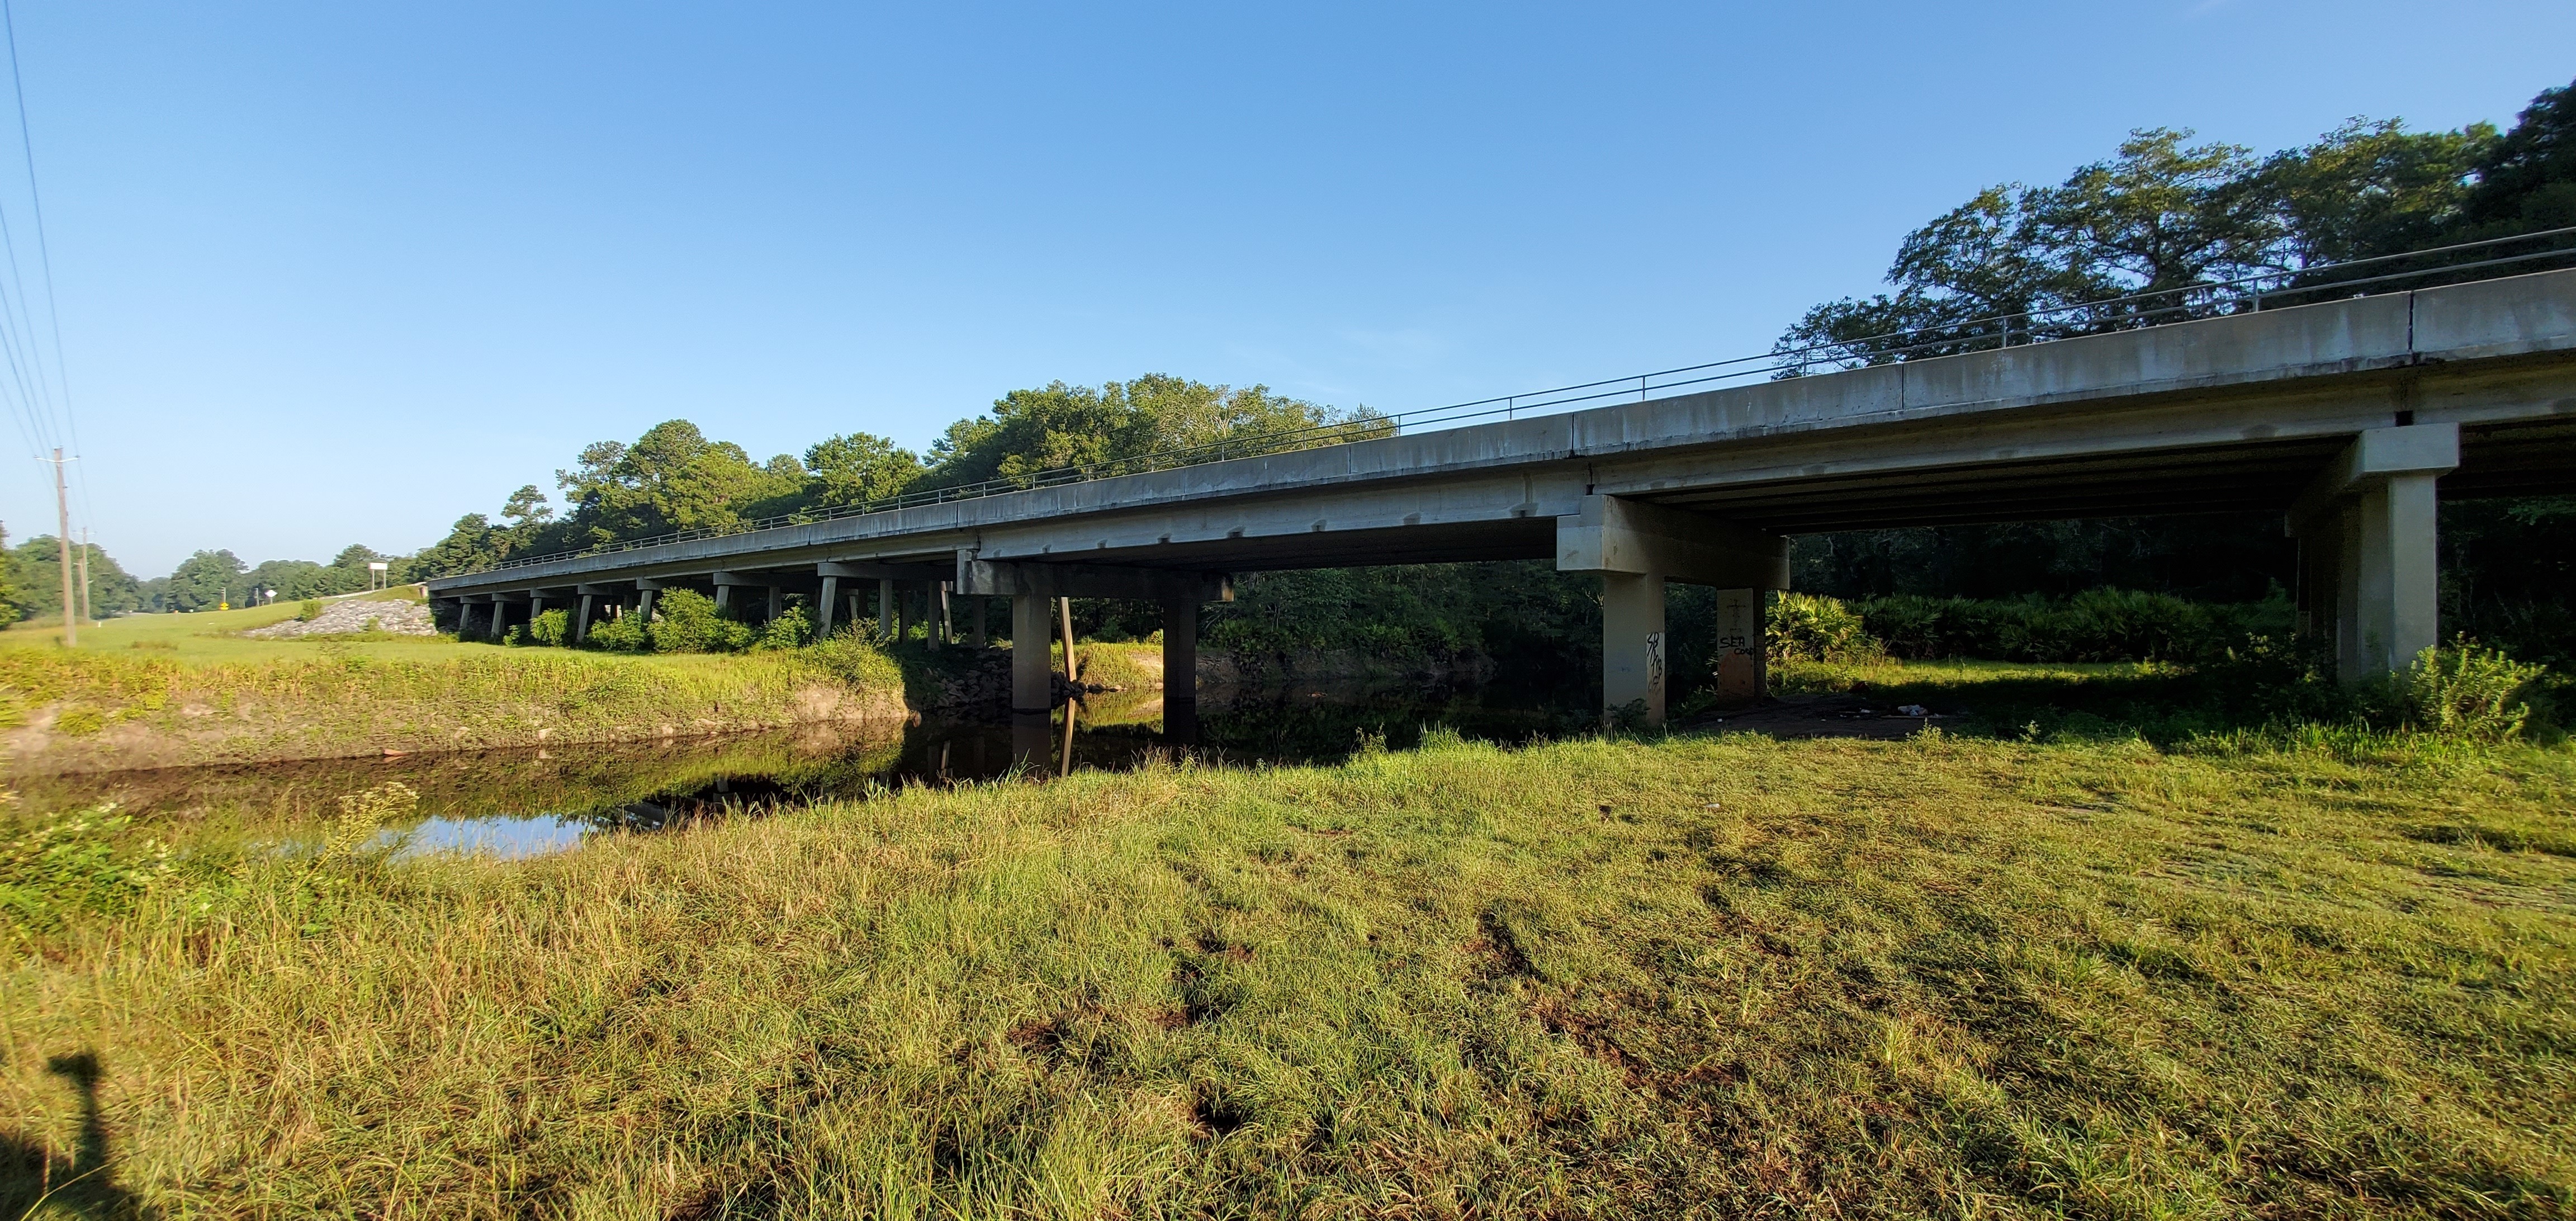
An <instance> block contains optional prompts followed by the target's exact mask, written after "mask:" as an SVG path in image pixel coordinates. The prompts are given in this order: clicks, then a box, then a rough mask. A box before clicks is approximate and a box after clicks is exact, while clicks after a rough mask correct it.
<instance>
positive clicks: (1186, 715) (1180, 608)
mask: <svg viewBox="0 0 2576 1221" xmlns="http://www.w3.org/2000/svg"><path fill="white" fill-rule="evenodd" d="M1163 737H1164V738H1165V739H1167V740H1169V741H1172V742H1178V743H1183V744H1189V745H1195V744H1196V743H1197V742H1198V738H1199V604H1198V603H1197V602H1194V601H1189V602H1181V601H1175V602H1165V603H1164V604H1163Z"/></svg>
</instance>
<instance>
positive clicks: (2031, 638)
mask: <svg viewBox="0 0 2576 1221" xmlns="http://www.w3.org/2000/svg"><path fill="white" fill-rule="evenodd" d="M1859 610H1860V614H1861V618H1862V620H1863V621H1864V623H1865V624H1866V625H1867V628H1868V630H1869V632H1870V633H1871V634H1873V635H1875V636H1877V637H1878V638H1879V639H1881V640H1884V641H1886V643H1887V650H1888V652H1890V653H1892V654H1894V655H1896V656H1898V657H1906V658H1924V659H1928V658H1939V657H1981V658H1987V659H1991V660H1995V661H2037V662H2067V661H2176V662H2190V663H2197V664H2209V663H2216V662H2219V661H2222V660H2224V659H2225V658H2227V657H2228V656H2229V655H2230V654H2231V653H2233V652H2236V651H2241V650H2243V649H2244V648H2245V647H2246V646H2247V643H2248V642H2249V641H2250V640H2252V639H2254V638H2256V637H2258V636H2271V637H2281V638H2286V637H2287V636H2288V635H2289V634H2290V629H2291V627H2292V625H2293V621H2294V613H2293V610H2292V608H2291V606H2290V603H2289V601H2288V599H2286V598H2284V597H2280V596H2277V595H2276V596H2274V597H2272V598H2267V599H2265V600H2263V601H2261V602H2244V603H2204V602H2192V601H2189V600H2187V599H2183V598H2177V597H2174V596H2173V595H2171V594H2159V593H2144V592H2140V591H2137V590H2127V589H2111V588H2108V587H2105V588H2100V589H2090V590H2086V591H2084V592H2083V593H2080V594H2076V595H2075V596H2073V597H2071V598H2063V599H2049V598H2044V597H2040V596H2037V595H2033V596H2030V597H2025V598H2014V599H2009V600H1979V599H1973V598H1925V597H1913V596H1899V597H1891V598H1873V599H1870V600H1869V601H1867V602H1863V603H1862V604H1861V605H1860V608H1859Z"/></svg>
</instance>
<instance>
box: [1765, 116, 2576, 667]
mask: <svg viewBox="0 0 2576 1221" xmlns="http://www.w3.org/2000/svg"><path fill="white" fill-rule="evenodd" d="M2191 137H2192V133H2190V132H2187V131H2170V130H2165V129H2148V130H2141V131H2138V132H2134V133H2132V134H2131V135H2130V137H2129V139H2128V140H2126V141H2125V142H2123V143H2122V144H2121V146H2120V147H2119V149H2118V150H2117V152H2116V153H2114V154H2113V155H2112V156H2111V157H2109V158H2106V159H2104V160H2102V161H2098V162H2094V163H2092V164H2089V165H2085V166H2081V167H2078V168H2077V169H2076V170H2075V171H2074V172H2073V173H2072V174H2069V175H2068V176H2067V178H2066V179H2065V181H2063V182H2060V183H2057V184H2055V185H2051V186H2036V187H2034V186H2027V185H2024V184H2021V183H2005V184H2001V185H1997V186H1992V187H1988V188H1986V189H1984V190H1982V191H1979V192H1977V193H1976V194H1975V195H1973V196H1972V197H1970V198H1969V199H1968V200H1967V201H1966V202H1965V203H1962V204H1960V205H1959V206H1958V207H1956V208H1953V209H1951V210H1950V211H1948V212H1945V213H1943V214H1942V215H1940V216H1938V217H1935V218H1934V219H1933V220H1932V221H1931V222H1930V223H1928V224H1925V225H1924V226H1923V227H1921V228H1919V229H1916V230H1915V231H1914V232H1912V233H1910V234H1908V235H1906V237H1905V239H1904V240H1903V241H1902V242H1900V243H1899V244H1898V246H1897V253H1896V258H1895V260H1894V262H1893V263H1891V264H1890V265H1889V267H1888V271H1887V284H1888V290H1887V291H1884V292H1880V293H1876V294H1872V295H1870V296H1867V297H1845V298H1842V299H1840V300H1835V301H1829V302H1826V303H1824V304H1821V305H1818V306H1816V307H1815V308H1814V309H1811V310H1809V311H1808V312H1807V313H1806V315H1805V316H1804V317H1802V318H1800V319H1799V320H1798V322H1797V323H1796V324H1794V325H1792V326H1791V327H1789V328H1788V330H1787V331H1786V332H1785V333H1783V334H1782V335H1781V337H1780V339H1779V341H1778V343H1777V344H1776V345H1775V348H1774V350H1775V351H1776V352H1779V353H1781V354H1782V355H1784V356H1787V357H1790V358H1791V360H1792V362H1793V367H1792V368H1791V369H1790V370H1789V371H1790V372H1791V373H1793V374H1795V373H1804V372H1810V371H1824V370H1829V369H1834V368H1849V367H1856V366H1861V365H1871V364H1883V363H1887V362H1890V361H1899V360H1910V359H1921V358H1924V357H1930V356H1941V355H1947V354H1950V353H1952V352H1957V351H1965V350H1973V349H1976V348H1979V347H1983V348H1992V347H1994V346H1995V344H1996V343H1997V342H1998V341H1999V339H2000V338H2001V336H2000V334H1999V329H2000V327H2001V326H2002V325H2005V324H2000V323H1997V322H1994V321H1991V320H1994V319H1997V318H1999V317H2010V316H2016V315H2018V316H2020V317H2019V318H2018V320H2016V321H2014V322H2011V323H2010V324H2009V325H2011V326H2012V327H2013V332H2012V334H2013V338H2014V341H2015V342H2020V341H2022V340H2023V339H2027V338H2050V337H2063V336H2070V335H2078V334H2086V333H2094V332H2099V331H2105V330H2114V329H2119V328H2122V327H2127V326H2135V325H2139V324H2141V323H2142V322H2145V321H2149V320H2150V319H2148V318H2146V317H2144V316H2143V307H2141V306H2140V305H2138V304H2136V303H2130V304H2124V305H2120V306H2117V307H2112V308H2088V307H2087V303H2088V302H2099V301H2102V300H2105V299H2108V298H2115V297H2121V296H2124V295H2128V294H2135V293H2142V292H2158V291H2162V290H2170V289H2188V288H2190V287H2192V286H2195V285H2201V286H2206V285H2211V284H2216V283H2220V282H2224V281H2227V280H2230V279H2234V278H2237V277H2242V276H2247V275H2255V274H2261V273H2271V274H2274V275H2275V276H2276V277H2277V279H2276V280H2275V281H2274V282H2275V283H2286V284H2288V285H2290V286H2292V287H2293V288H2294V289H2304V290H2307V291H2305V292H2304V293H2303V294H2302V293H2296V292H2294V293H2293V294H2291V295H2290V296H2289V297H2288V299H2287V301H2286V302H2285V303H2297V302H2301V301H2313V300H2323V299H2325V298H2326V297H2327V296H2329V295H2338V294H2340V293H2342V292H2348V291H2350V290H2342V289H2338V288H2336V284H2337V282H2338V281H2339V280H2340V279H2348V278H2351V276H2352V275H2354V274H2374V275H2375V274H2381V273H2386V272H2390V271H2403V270H2416V271H2421V272H2423V273H2425V274H2422V275H2420V276H2418V277H2416V278H2413V279H2408V280H2403V281H2399V282H2396V283H2394V284H2382V285H2374V286H2371V287H2372V288H2373V289H2385V288H2391V287H2393V288H2407V287H2416V286H2419V285H2422V284H2430V283H2440V282H2443V281H2444V280H2445V279H2449V278H2454V277H2453V276H2452V275H2449V274H2445V273H2444V272H2442V270H2441V269H2442V268H2444V267H2447V266H2450V265H2452V264H2454V263H2456V262H2459V261H2464V260H2466V259H2471V258H2476V257H2480V256H2478V255H2475V254H2467V255H2458V256H2443V257H2438V258H2434V259H2430V260H2424V261H2408V260H2398V261H2395V262H2393V263H2387V264H2377V265H2373V266H2372V267H2370V268H2368V269H2366V271H2365V272H2364V273H2337V272H2334V271H2332V270H2316V269H2317V268H2318V267H2319V265H2320V264H2326V263H2333V262H2339V261H2345V260H2352V259H2364V258H2379V257H2382V256H2390V255H2400V254H2405V253H2407V252H2410V251H2417V250H2425V249H2429V248H2434V247H2440V246H2445V245H2452V244H2457V243H2462V242H2471V241H2482V240H2486V239H2491V238H2502V237H2511V236H2514V235H2518V234H2526V233H2535V232H2543V231H2547V230H2550V229H2557V228H2565V227H2569V226H2576V85H2571V86H2569V87H2565V88H2555V89H2548V90H2544V91H2543V92H2541V93H2540V94H2539V96H2537V97H2535V98H2534V99H2532V103H2531V105H2530V106H2529V107H2528V108H2527V109H2525V110H2524V111H2522V113H2521V114H2520V115H2519V116H2518V118H2517V120H2516V122H2515V123H2514V125H2513V126H2512V127H2511V128H2510V129H2509V130H2503V131H2499V130H2498V129H2497V128H2496V127H2495V126H2494V125H2492V124H2487V123H2475V124H2471V125H2469V126H2467V127H2464V128H2461V129H2459V130H2456V131H2432V132H2419V131H2410V130H2408V129H2407V128H2406V126H2405V124H2404V123H2403V122H2401V121H2398V120H2393V119H2391V120H2364V119H2355V120H2353V121H2351V122H2349V123H2346V124H2344V125H2343V126H2341V127H2338V128H2336V129H2335V130H2333V131H2330V132H2327V133H2326V134H2325V135H2323V136H2321V137H2320V138H2318V139H2317V140H2316V141H2315V142H2314V143H2311V144H2308V145H2305V146H2302V147H2299V148H2293V149H2284V150H2281V151H2279V152H2275V153H2272V154H2270V155H2267V156H2266V155H2257V154H2256V153H2255V152H2254V151H2253V150H2250V149H2247V148H2244V147H2241V146H2238V145H2231V144H2222V143H2204V144H2194V143H2191ZM2553 245H2554V246H2555V247H2556V248H2561V249H2563V248H2566V247H2568V246H2570V245H2576V243H2571V242H2569V241H2567V240H2566V239H2564V238H2560V239H2555V240H2554V242H2550V243H2541V242H2534V243H2525V244H2517V245H2510V246H2506V247H2502V248H2500V250H2498V251H2490V253H2497V252H2501V253H2511V254H2519V253H2525V252H2529V251H2535V250H2541V249H2548V248H2551V247H2552V246H2553ZM2565 265H2566V263H2565V262H2564V261H2563V260H2562V261H2556V262H2543V263H2535V264H2531V265H2530V266H2532V267H2533V268H2534V269H2536V270H2537V269H2546V268H2550V267H2558V266H2565ZM2184 298H2185V300H2184V306H2183V308H2182V309H2181V310H2180V311H2179V312H2181V313H2183V314H2185V315H2189V314H2195V313H2197V314H2209V313H2223V312H2228V311H2230V310H2233V309H2236V308H2242V307H2243V306H2244V305H2245V304H2246V303H2244V302H2241V301H2239V300H2237V299H2236V298H2234V297H2233V296H2231V295H2228V294H2210V295H2205V296H2198V297H2194V296H2191V295H2190V294H2188V293H2186V294H2184ZM2170 300H2171V299H2170V298H2159V299H2157V300H2156V301H2153V302H2150V303H2148V304H2149V305H2163V304H2166V303H2167V302H2168V301H2170ZM1900 333H1901V334H1900ZM1927 337H1928V339H1929V342H1925V340H1926V339H1927ZM2441 546H2442V552H2443V554H2442V598H2443V616H2444V621H2445V622H2444V630H2445V632H2446V633H2447V632H2455V631H2467V632H2470V633H2472V634H2474V635H2479V636H2482V637H2484V638H2486V639H2487V640H2488V641H2489V642H2490V643H2494V644H2500V645H2503V646H2504V647H2506V648H2507V649H2509V650H2511V651H2514V652H2516V653H2518V654H2521V655H2523V656H2525V657H2526V658H2527V659H2531V660H2546V661H2552V662H2555V663H2559V664H2564V663H2566V662H2568V661H2576V613H2571V612H2570V610H2569V609H2568V608H2569V607H2570V606H2571V605H2576V498H2569V497H2549V498H2538V499H2524V500H2496V501H2472V502H2462V503H2453V504H2446V505H2444V506H2442V511H2441ZM2296 554H2297V553H2296V550H2295V548H2294V547H2293V546H2292V545H2291V544H2290V542H2289V541H2288V540H2287V539H2285V538H2283V537H2282V534H2281V523H2280V518H2279V516H2278V515H2277V514H2270V513H2258V514H2222V515H2212V516H2201V517H2162V518H2123V519H2105V520H2091V521H2065V522H2022V523H2007V524H2000V525H1985V526H1947V527H1935V528H1928V529H1910V530H1865V531H1855V532H1852V533H1847V534H1839V535H1829V536H1819V537H1815V538H1806V539H1800V540H1798V544H1797V547H1796V550H1795V552H1794V555H1795V562H1796V571H1795V583H1796V585H1797V586H1798V588H1800V589H1805V590H1812V591H1815V592H1819V593H1825V594H1832V595H1837V596H1841V597H1846V598H1877V597H1887V596H1895V595H1912V596H1928V597H1960V596H1964V597H1971V598H2003V597H2012V596H2017V595H2020V594H2026V593H2045V594H2052V595H2069V594H2073V593H2076V592H2078V591H2081V590H2084V589H2088V588H2095V587H2100V586H2121V587H2127V588H2132V589H2148V590H2158V591H2166V592H2174V593H2181V594H2186V595H2189V596H2192V597H2195V598H2200V599H2204V600H2222V601H2243V600H2252V599H2256V598H2260V597H2262V596H2264V594H2265V593H2266V591H2267V590H2275V589H2281V588H2285V587H2286V586H2288V585H2289V584H2290V582H2291V581H2292V580H2293V573H2294V561H2295V557H2296Z"/></svg>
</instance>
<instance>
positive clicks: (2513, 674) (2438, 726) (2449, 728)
mask: <svg viewBox="0 0 2576 1221" xmlns="http://www.w3.org/2000/svg"><path fill="white" fill-rule="evenodd" d="M2547 672H2548V667H2546V666H2532V665H2524V664H2522V663H2520V662H2517V661H2515V660H2514V659H2512V658H2510V657H2507V656H2505V654H2504V653H2503V651H2502V650H2499V649H2490V648H2486V647H2484V646H2482V645H2479V644H2477V643H2476V642H2474V641H2471V640H2470V639H2469V638H2467V637H2465V636H2463V637H2460V638H2459V639H2458V640H2456V641H2454V642H2453V644H2452V646H2451V647H2450V648H2447V649H2426V650H2424V651H2423V652H2422V653H2420V654H2417V655H2416V658H2415V663H2414V664H2413V665H2411V666H2408V667H2407V668H2406V670H2405V672H2404V673H2402V674H2395V675H2391V676H2390V681H2389V685H2390V691H2389V694H2390V696H2391V697H2392V698H2391V703H2392V704H2393V711H2394V712H2395V713H2396V716H2397V718H2398V719H2399V720H2401V721H2402V722H2403V723H2404V724H2406V725H2409V726H2412V727H2413V728H2416V729H2419V730H2422V731H2424V732H2426V733H2431V734H2437V735H2439V736H2442V737H2446V738H2459V739H2463V740H2466V741H2472V742H2501V741H2504V740H2505V739H2507V738H2511V737H2514V736H2516V735H2518V734H2520V733H2521V732H2522V730H2523V726H2524V725H2525V724H2527V723H2529V721H2530V720H2531V705H2530V704H2529V703H2528V702H2526V701H2525V700H2524V699H2523V698H2522V696H2523V693H2524V692H2525V691H2527V690H2528V689H2529V688H2530V687H2531V685H2532V684H2533V683H2535V682H2537V681H2538V680H2539V679H2540V677H2541V676H2542V675H2544V674H2546V673H2547Z"/></svg>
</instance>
